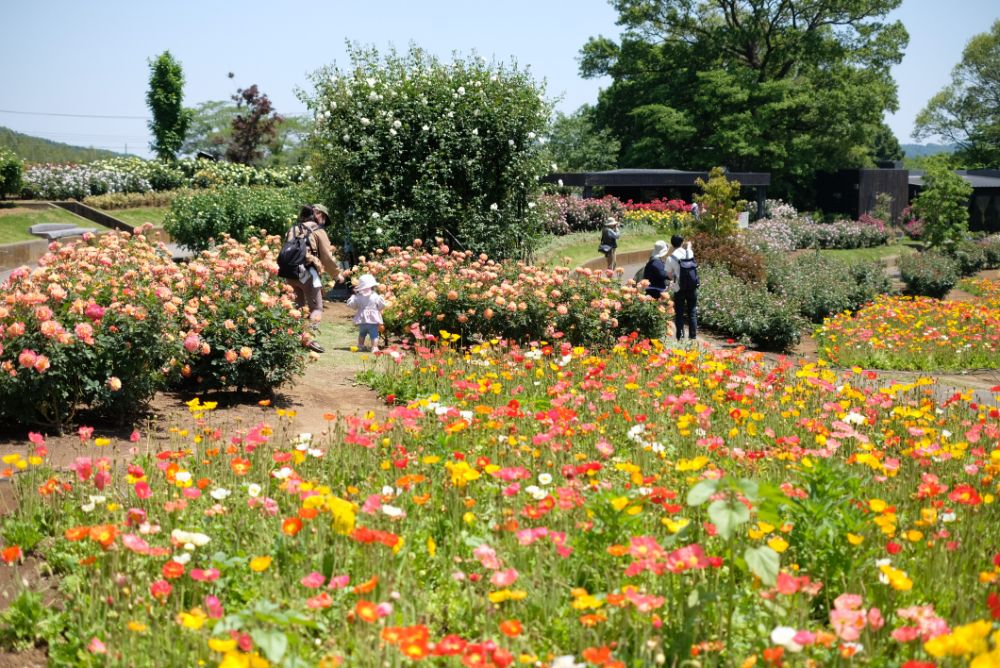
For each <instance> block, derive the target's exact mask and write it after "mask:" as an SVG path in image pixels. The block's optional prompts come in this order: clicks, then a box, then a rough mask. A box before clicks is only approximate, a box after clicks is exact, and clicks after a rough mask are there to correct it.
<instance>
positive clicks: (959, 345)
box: [816, 283, 1000, 370]
mask: <svg viewBox="0 0 1000 668" xmlns="http://www.w3.org/2000/svg"><path fill="white" fill-rule="evenodd" d="M995 285H996V284H995V283H993V285H992V286H991V290H993V291H994V292H993V294H994V295H995V294H996V292H995V290H996V287H995ZM816 339H817V344H818V346H819V349H820V353H821V354H822V356H823V357H824V359H827V360H829V361H830V362H832V363H834V364H837V365H840V366H861V367H866V368H875V369H920V370H923V369H927V370H930V369H934V370H957V369H979V368H986V369H996V368H998V367H1000V300H997V299H995V298H994V299H987V300H984V301H983V302H980V303H965V302H953V301H939V300H937V299H931V298H927V297H912V298H911V297H880V298H878V299H876V300H875V302H874V303H872V304H871V305H870V306H868V307H866V308H863V309H862V310H861V311H859V312H858V313H857V314H855V315H854V316H853V317H852V316H851V315H848V314H843V315H837V316H835V317H833V318H830V319H828V320H826V321H825V322H824V323H823V326H822V327H821V328H820V329H819V330H818V331H817V333H816Z"/></svg>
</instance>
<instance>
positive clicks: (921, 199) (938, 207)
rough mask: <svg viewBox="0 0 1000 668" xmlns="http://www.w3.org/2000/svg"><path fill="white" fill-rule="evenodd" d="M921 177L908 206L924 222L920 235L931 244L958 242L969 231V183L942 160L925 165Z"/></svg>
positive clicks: (970, 187) (970, 190)
mask: <svg viewBox="0 0 1000 668" xmlns="http://www.w3.org/2000/svg"><path fill="white" fill-rule="evenodd" d="M923 180H924V187H923V190H921V191H920V194H919V195H917V196H916V198H914V200H913V207H912V208H913V211H914V213H916V214H917V216H918V217H919V218H921V219H922V220H923V221H924V232H923V238H924V239H926V240H927V243H929V244H930V245H931V246H934V247H937V246H944V245H949V244H954V243H957V242H959V241H961V240H962V239H964V238H965V235H966V233H967V232H968V230H969V196H970V195H972V186H971V185H970V184H969V182H968V181H966V180H965V179H964V178H962V177H961V176H959V175H958V174H957V173H955V171H954V170H952V169H951V167H950V166H949V165H948V163H947V162H946V161H944V160H937V161H935V162H933V163H931V164H929V165H928V167H927V171H926V172H925V173H924V177H923Z"/></svg>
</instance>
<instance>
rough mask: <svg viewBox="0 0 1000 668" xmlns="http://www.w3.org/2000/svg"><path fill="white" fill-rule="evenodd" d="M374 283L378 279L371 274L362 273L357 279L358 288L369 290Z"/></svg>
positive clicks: (376, 283) (375, 283) (376, 282)
mask: <svg viewBox="0 0 1000 668" xmlns="http://www.w3.org/2000/svg"><path fill="white" fill-rule="evenodd" d="M376 285H378V281H377V280H375V277H374V276H372V275H371V274H362V275H361V278H359V279H358V286H357V287H358V290H371V289H372V288H374V287H375V286H376Z"/></svg>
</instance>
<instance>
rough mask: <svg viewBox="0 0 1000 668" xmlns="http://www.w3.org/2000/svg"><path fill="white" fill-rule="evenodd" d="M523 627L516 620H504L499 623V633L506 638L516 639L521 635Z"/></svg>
mask: <svg viewBox="0 0 1000 668" xmlns="http://www.w3.org/2000/svg"><path fill="white" fill-rule="evenodd" d="M523 630H524V627H523V626H522V625H521V622H519V621H518V620H516V619H505V620H504V621H502V622H500V633H502V634H504V635H505V636H507V637H508V638H516V637H518V636H519V635H521V632H522V631H523Z"/></svg>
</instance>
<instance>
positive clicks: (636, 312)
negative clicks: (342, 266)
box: [357, 242, 669, 345]
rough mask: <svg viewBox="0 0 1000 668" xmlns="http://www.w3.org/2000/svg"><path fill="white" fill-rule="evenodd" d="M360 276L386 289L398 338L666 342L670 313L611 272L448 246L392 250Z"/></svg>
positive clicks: (390, 327) (389, 325) (389, 324)
mask: <svg viewBox="0 0 1000 668" xmlns="http://www.w3.org/2000/svg"><path fill="white" fill-rule="evenodd" d="M357 271H361V272H368V273H372V274H374V275H375V276H376V277H377V278H378V279H379V282H380V283H382V284H383V285H384V286H385V289H386V293H387V298H388V300H389V301H390V302H391V308H389V309H387V310H386V312H385V326H386V330H387V331H388V332H389V333H392V334H397V335H409V334H412V333H414V332H420V331H422V332H431V333H436V332H438V331H439V330H444V331H447V332H449V333H453V334H457V335H460V336H462V337H465V338H467V339H470V338H471V339H489V338H493V337H500V338H504V339H508V340H511V341H532V340H533V341H538V340H542V339H547V340H554V339H565V340H567V341H569V342H571V343H573V344H578V345H609V344H613V343H614V342H615V341H616V340H617V339H618V337H620V336H627V335H629V334H631V333H633V332H636V333H638V335H639V336H640V337H643V338H658V337H661V336H662V335H663V332H664V323H665V321H666V317H667V315H668V309H669V303H668V302H666V301H662V302H660V301H656V300H653V299H650V298H649V297H646V296H645V295H644V294H643V293H642V291H641V290H640V289H639V288H638V287H637V286H635V284H630V285H626V286H622V285H621V283H620V282H619V281H618V278H617V277H616V276H613V275H611V274H609V273H607V272H590V271H587V270H576V271H575V272H571V270H570V269H568V268H565V267H557V268H554V269H542V268H539V267H535V266H531V265H526V264H524V263H522V262H513V261H502V262H497V261H494V260H491V259H489V258H488V257H487V256H485V255H478V256H477V255H473V254H472V253H470V252H463V251H452V250H451V249H449V248H448V246H446V245H444V244H443V243H440V242H439V243H438V245H437V246H436V247H434V248H433V249H431V250H430V251H428V250H427V249H426V248H424V247H423V244H422V243H420V242H415V244H414V245H413V246H408V247H406V248H398V247H396V248H390V249H389V251H388V252H386V253H382V252H379V253H378V254H377V255H376V256H375V257H374V258H372V259H364V258H362V263H361V265H360V267H359V268H358V269H357ZM415 327H417V328H419V329H414V328H415Z"/></svg>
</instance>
